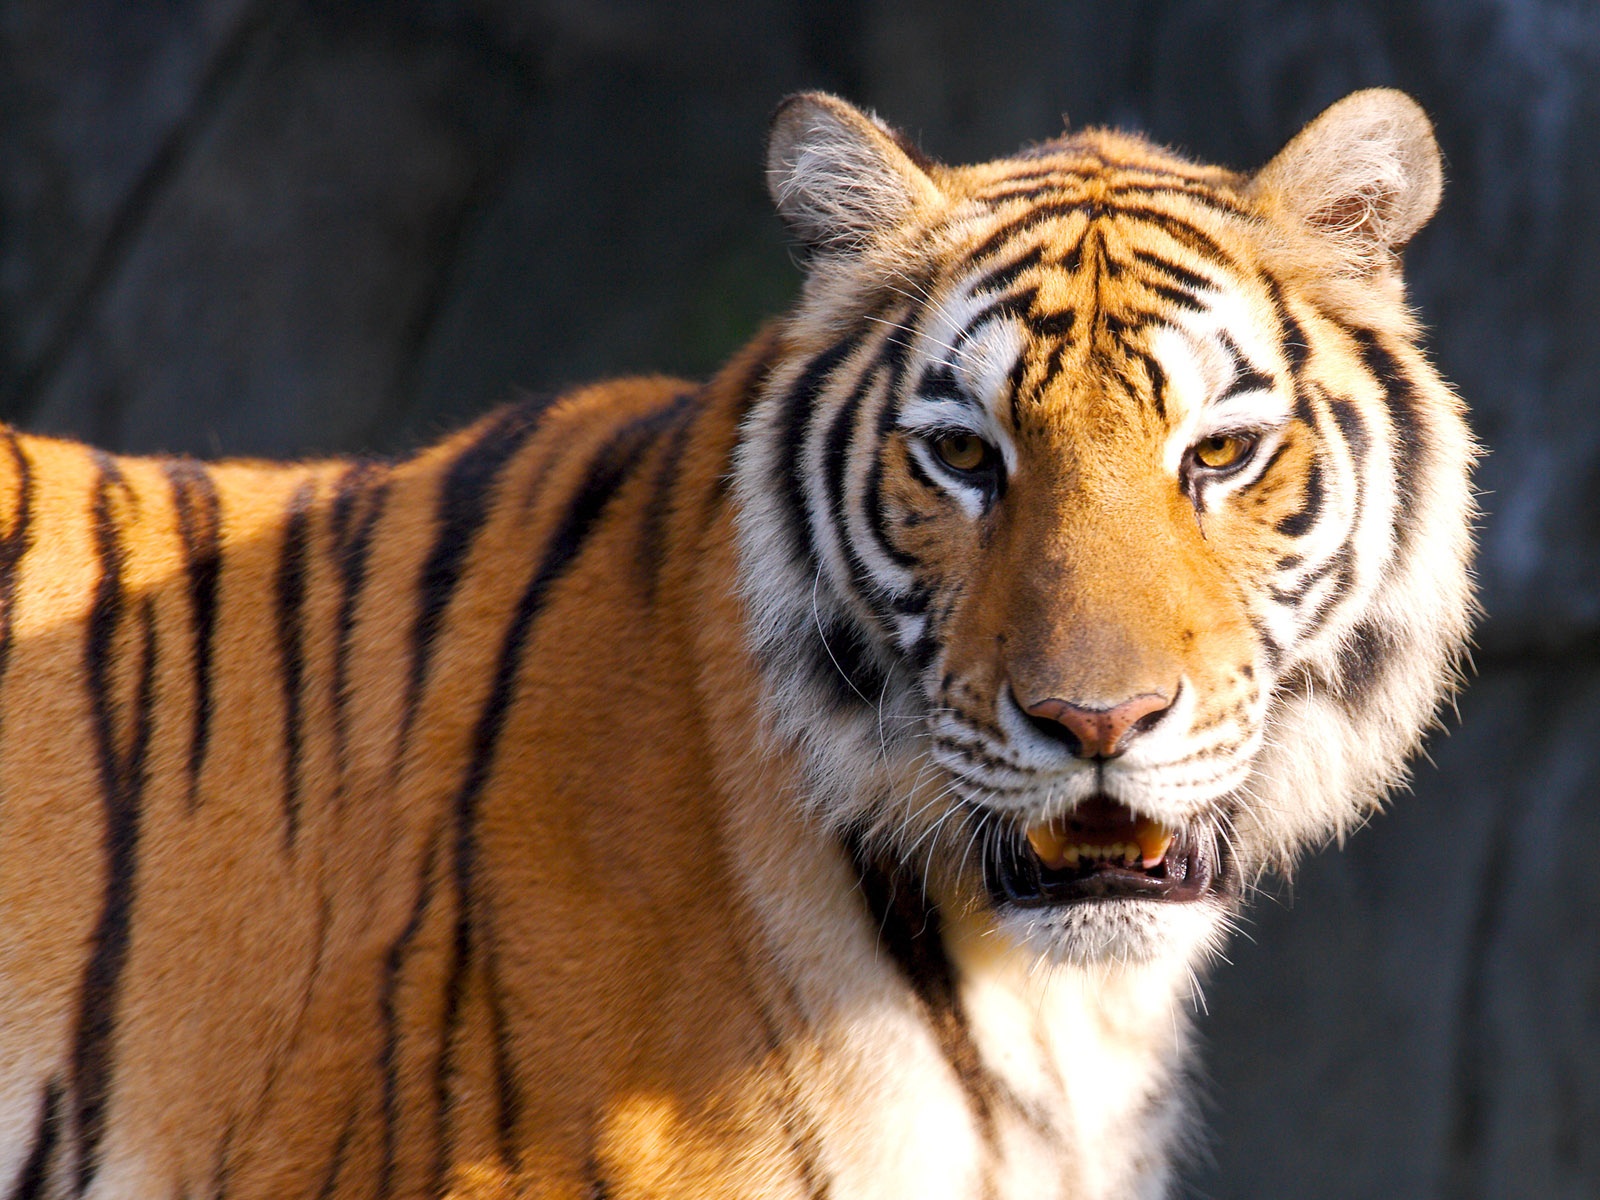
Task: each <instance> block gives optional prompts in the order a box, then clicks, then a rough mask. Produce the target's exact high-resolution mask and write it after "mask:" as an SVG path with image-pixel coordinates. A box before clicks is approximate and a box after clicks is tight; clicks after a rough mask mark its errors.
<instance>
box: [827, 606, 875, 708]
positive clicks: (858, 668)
mask: <svg viewBox="0 0 1600 1200" xmlns="http://www.w3.org/2000/svg"><path fill="white" fill-rule="evenodd" d="M813 628H815V626H813ZM811 660H812V661H811V674H812V676H813V678H815V679H816V680H817V681H818V682H819V683H822V684H825V685H827V687H828V700H829V701H830V702H831V703H832V705H833V707H834V708H835V709H841V708H851V707H859V706H861V705H863V704H865V705H869V706H872V705H875V704H877V702H878V698H879V697H881V696H882V695H883V693H884V691H885V689H886V688H887V687H888V683H889V680H888V677H887V676H886V675H885V674H884V673H883V671H882V670H881V669H880V668H879V667H878V664H877V661H876V660H875V659H874V658H873V655H872V647H871V646H870V645H869V644H868V642H867V639H866V635H864V634H863V633H862V632H861V631H860V630H859V629H857V628H855V626H853V625H849V624H844V623H840V622H830V623H828V624H825V625H823V626H822V627H821V628H820V629H816V642H815V647H814V649H813V651H812V654H811Z"/></svg>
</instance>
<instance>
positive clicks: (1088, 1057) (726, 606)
mask: <svg viewBox="0 0 1600 1200" xmlns="http://www.w3.org/2000/svg"><path fill="white" fill-rule="evenodd" d="M728 534H731V530H728V531H724V532H722V533H719V534H717V535H716V536H715V537H713V538H711V539H708V545H714V546H717V547H722V548H726V547H729V546H731V545H732V544H733V542H732V538H731V536H727V535H728ZM725 553H727V552H726V550H725V549H719V550H718V551H716V552H714V553H712V554H709V555H708V556H707V558H706V559H705V560H703V562H704V568H705V569H704V578H706V579H708V580H709V579H720V580H723V581H727V580H730V579H732V578H733V577H734V575H733V563H732V561H731V555H730V556H729V557H727V558H721V557H720V556H721V555H722V554H725ZM700 594H701V595H702V596H708V597H715V601H714V602H713V603H711V604H710V606H709V607H708V608H707V610H706V611H705V613H704V614H703V616H704V619H703V620H702V621H700V622H698V623H697V627H698V629H699V630H700V644H701V652H702V654H703V655H704V656H705V658H706V659H707V660H708V661H714V662H720V663H723V664H729V669H730V670H733V671H737V672H738V673H740V674H742V675H743V676H744V678H745V679H746V680H747V682H748V684H749V686H748V687H747V688H746V687H739V688H728V689H719V690H718V691H717V692H716V694H708V695H707V696H706V697H705V703H706V705H707V709H708V712H709V713H710V714H711V729H712V743H713V746H714V747H715V754H716V757H717V760H718V763H719V775H720V777H721V779H722V780H723V784H724V786H723V796H724V803H725V806H726V807H725V813H724V822H725V823H724V830H725V837H726V845H727V847H728V851H727V853H728V857H729V860H730V864H731V867H730V869H731V872H732V873H733V874H734V875H735V877H736V878H737V880H738V882H739V885H740V890H741V892H742V894H743V895H744V896H745V897H746V899H747V903H748V904H749V906H750V909H751V911H752V916H753V922H752V923H753V925H754V927H755V928H756V929H757V930H758V931H759V934H760V936H761V938H762V940H763V943H764V947H763V948H764V951H765V953H764V954H762V955H759V956H756V957H755V961H757V962H760V963H761V964H763V966H764V967H765V968H766V970H765V971H764V972H763V973H762V977H761V978H760V979H759V980H757V990H758V992H759V993H760V995H761V997H762V1002H763V1005H764V1007H765V1008H766V1009H767V1011H768V1012H769V1014H773V1019H774V1021H775V1023H776V1025H777V1027H778V1028H779V1029H780V1030H781V1031H782V1034H783V1037H784V1044H783V1046H782V1049H781V1052H780V1055H781V1057H782V1059H783V1062H784V1068H783V1069H784V1072H785V1074H786V1075H787V1076H788V1078H790V1080H791V1081H792V1088H791V1097H792V1099H791V1103H793V1104H794V1105H795V1106H796V1107H797V1109H798V1113H797V1115H795V1116H793V1117H792V1118H790V1119H791V1120H792V1121H793V1122H794V1123H796V1124H797V1125H798V1127H800V1128H803V1129H804V1130H806V1131H808V1132H807V1134H806V1137H807V1139H808V1140H809V1141H810V1143H812V1144H813V1145H814V1146H815V1147H816V1148H817V1149H816V1153H817V1154H818V1155H819V1157H820V1158H821V1159H823V1160H825V1163H826V1170H827V1176H828V1178H829V1179H830V1180H831V1183H832V1189H831V1191H832V1194H835V1195H844V1196H857V1195H862V1196H868V1195H880V1194H885V1188H886V1187H887V1188H889V1189H890V1191H891V1194H894V1195H916V1196H928V1197H968V1196H971V1197H979V1196H983V1197H996V1198H1009V1197H1012V1196H1016V1197H1024V1196H1025V1197H1027V1198H1028V1200H1042V1198H1044V1197H1051V1196H1059V1197H1063V1198H1066V1197H1073V1198H1077V1200H1100V1198H1105V1200H1109V1198H1112V1197H1116V1198H1118V1200H1124V1198H1129V1197H1156V1196H1160V1195H1164V1194H1165V1193H1166V1191H1167V1190H1168V1187H1169V1183H1170V1167H1169V1160H1170V1157H1171V1155H1170V1151H1171V1149H1172V1146H1173V1144H1174V1142H1175V1141H1176V1140H1178V1139H1179V1138H1180V1137H1181V1135H1182V1133H1183V1129H1182V1127H1181V1121H1180V1118H1179V1109H1180V1105H1179V1101H1180V1099H1181V1097H1180V1095H1179V1094H1178V1093H1179V1087H1180V1085H1181V1083H1182V1076H1183V1074H1184V1068H1185V1063H1186V1060H1187V1057H1188V1050H1189V1040H1190V1038H1189V1025H1190V1022H1189V1016H1188V1012H1187V1005H1186V1003H1185V997H1186V995H1187V992H1186V989H1187V987H1188V986H1189V983H1190V976H1189V973H1188V967H1187V964H1184V963H1161V964H1153V965H1145V966H1125V967H1106V968H1103V969H1097V970H1086V969H1081V968H1071V967H1065V966H1053V965H1051V964H1048V963H1044V962H1041V961H1040V960H1039V958H1038V957H1037V955H1036V954H1035V953H1033V952H1031V951H1029V950H1028V949H1026V948H1025V947H1021V946H1018V945H1015V944H1012V943H1009V942H1008V941H1006V940H1005V939H1004V937H1003V936H1002V935H1001V934H999V933H998V932H997V931H996V930H995V929H994V927H993V924H992V922H991V921H989V920H988V919H986V917H985V916H984V915H983V914H981V913H962V912H960V911H952V910H949V909H946V908H943V907H941V905H940V904H939V902H938V901H939V897H938V896H937V895H935V894H933V893H931V892H930V891H929V889H928V888H927V887H926V885H925V883H924V882H923V881H922V880H920V879H917V878H915V877H914V876H912V875H909V874H907V873H906V872H904V871H903V870H901V869H899V868H898V867H897V866H896V864H893V863H886V862H882V861H878V860H876V859H874V858H873V857H872V856H871V854H870V853H868V852H866V851H865V850H864V849H863V848H862V847H860V846H859V845H852V844H851V841H850V839H849V838H848V837H846V838H843V839H841V838H839V837H837V836H835V835H834V834H833V833H831V832H830V831H829V830H827V829H825V828H823V827H822V826H821V823H820V822H819V821H817V820H816V819H814V818H813V817H811V816H808V815H807V814H808V813H812V812H816V811H817V810H818V809H825V807H826V806H825V805H820V804H817V803H815V800H816V798H815V797H810V796H808V795H807V788H808V786H809V785H808V783H807V773H806V771H805V769H804V764H803V762H802V761H801V758H800V754H799V751H797V750H796V749H794V748H793V747H789V746H784V745H782V744H777V743H775V742H774V741H773V739H772V738H771V736H770V735H769V734H768V733H766V732H765V728H766V727H765V726H764V723H763V721H762V719H761V714H760V712H759V710H758V704H759V702H757V703H756V704H752V703H751V702H749V701H748V700H744V699H741V697H751V696H755V697H759V696H760V695H761V694H762V693H761V690H760V687H759V684H758V681H757V674H758V672H757V669H756V667H755V665H754V664H753V663H752V662H751V661H750V659H749V653H748V650H747V648H746V646H745V643H744V640H743V635H742V629H743V626H742V618H741V615H740V612H739V603H740V602H739V598H738V597H737V595H735V594H734V593H733V591H732V590H731V588H729V587H728V586H727V584H726V582H724V583H723V585H722V586H721V587H719V588H708V589H706V590H704V591H702V592H701V593H700ZM886 1181H893V1183H892V1184H890V1183H887V1182H886Z"/></svg>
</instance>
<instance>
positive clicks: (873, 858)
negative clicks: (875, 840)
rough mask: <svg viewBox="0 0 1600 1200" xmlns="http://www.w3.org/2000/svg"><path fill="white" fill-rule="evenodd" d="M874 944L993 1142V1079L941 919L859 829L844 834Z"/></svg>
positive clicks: (904, 870)
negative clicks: (913, 1000)
mask: <svg viewBox="0 0 1600 1200" xmlns="http://www.w3.org/2000/svg"><path fill="white" fill-rule="evenodd" d="M844 847H845V850H846V852H847V853H848V854H849V856H850V862H851V865H852V866H853V867H854V868H855V872H856V880H857V884H858V886H859V887H860V889H861V895H862V897H863V898H864V899H865V901H866V906H867V912H868V914H869V916H870V919H871V921H872V927H873V929H874V931H875V933H876V936H877V939H878V944H879V946H880V947H882V948H883V949H884V950H887V951H888V952H889V955H890V957H892V958H893V959H894V961H895V963H896V965H897V966H898V967H899V968H900V971H901V973H902V974H903V975H904V976H905V979H906V982H907V983H909V984H910V986H911V990H912V992H913V993H914V994H915V996H916V997H917V1000H918V1001H919V1002H920V1004H921V1006H922V1009H923V1012H924V1015H925V1016H926V1018H927V1021H928V1024H929V1026H930V1027H931V1028H932V1030H933V1033H934V1036H935V1038H936V1040H937V1041H938V1043H939V1048H940V1050H941V1051H942V1052H943V1053H944V1056H945V1059H946V1061H948V1062H949V1064H950V1066H951V1068H952V1070H953V1071H954V1072H955V1075H956V1077H957V1078H958V1079H959V1080H960V1082H961V1085H962V1088H963V1090H965V1092H966V1093H967V1099H968V1101H969V1103H970V1104H971V1106H972V1111H973V1116H974V1118H975V1119H976V1122H977V1125H978V1132H979V1136H980V1137H981V1138H982V1139H983V1141H984V1143H985V1144H986V1145H988V1146H993V1144H994V1139H995V1128H994V1092H995V1085H994V1081H993V1080H992V1079H991V1078H990V1077H989V1075H988V1073H987V1072H986V1071H985V1069H984V1067H983V1063H982V1060H981V1058H980V1057H979V1054H978V1047H977V1044H976V1043H975V1042H974V1041H973V1038H972V1031H971V1030H970V1029H969V1028H968V1026H967V1018H966V1013H965V1012H964V1011H963V1009H962V1005H961V997H960V994H959V992H958V991H957V989H956V977H955V968H954V967H953V966H952V965H951V962H950V959H949V957H948V956H947V955H946V953H945V946H944V934H943V931H942V930H943V926H942V920H941V917H940V914H939V910H938V908H937V907H936V906H935V905H933V904H931V903H929V902H928V900H927V896H926V889H925V888H924V887H923V884H922V881H921V880H920V879H918V878H917V877H916V876H915V875H914V874H913V873H912V872H911V870H910V869H909V868H908V867H907V866H906V865H905V864H903V863H886V862H884V861H883V859H882V858H881V857H880V856H879V855H878V854H876V853H874V851H873V850H872V848H871V847H869V846H868V844H867V841H866V838H865V837H864V836H863V835H862V834H861V833H860V832H859V831H854V830H852V831H850V832H848V833H847V834H846V835H845V838H844Z"/></svg>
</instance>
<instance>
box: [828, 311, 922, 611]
mask: <svg viewBox="0 0 1600 1200" xmlns="http://www.w3.org/2000/svg"><path fill="white" fill-rule="evenodd" d="M903 354H904V350H903V348H902V344H901V343H900V342H898V341H895V340H893V339H891V340H890V341H889V342H887V343H886V344H885V346H884V347H883V349H882V353H881V355H880V357H879V358H878V359H877V361H876V362H874V363H872V364H871V365H870V366H869V367H867V369H866V370H865V371H863V372H862V373H861V375H860V376H859V377H858V378H857V379H856V384H855V387H853V388H852V389H851V390H850V394H849V395H848V396H847V397H845V400H844V403H843V404H841V405H840V406H839V409H838V411H837V412H835V413H834V416H833V420H832V421H831V422H830V423H829V425H828V432H827V436H826V438H825V439H824V441H823V445H822V467H823V472H824V473H823V485H824V497H825V500H826V503H827V511H826V513H819V514H817V515H818V519H819V520H821V519H823V518H824V517H825V518H826V519H827V521H828V522H829V523H830V524H831V525H832V527H833V531H834V536H835V537H837V538H838V540H839V552H840V553H841V554H842V555H843V556H844V560H845V565H846V567H847V569H848V570H849V572H850V582H851V584H852V585H853V586H854V587H855V589H856V592H857V594H858V595H859V596H861V598H862V599H863V600H864V601H865V602H866V604H867V606H868V607H869V608H871V609H872V610H873V611H874V612H877V611H881V606H880V605H879V603H878V600H879V598H880V594H881V592H880V589H879V588H878V586H877V585H876V583H875V582H874V581H873V579H872V577H871V576H870V575H869V574H868V572H867V567H866V564H865V563H863V562H862V561H861V556H860V555H859V554H857V553H856V549H855V546H854V545H852V544H851V540H850V529H849V526H848V524H847V519H846V512H845V507H846V506H845V494H844V491H845V475H846V473H847V472H848V470H849V466H850V448H851V444H852V442H853V441H854V436H853V435H854V433H855V425H856V420H857V417H858V415H859V413H860V411H861V405H862V404H863V403H864V402H865V400H866V396H867V393H868V392H869V391H871V390H872V389H873V387H874V386H875V385H878V384H879V383H880V381H881V380H882V378H883V372H884V367H885V364H886V363H887V362H889V361H890V360H891V359H894V360H896V361H898V357H899V356H902V355H903ZM883 405H884V408H885V409H892V408H893V407H894V404H893V397H889V396H886V397H885V398H884V400H883ZM873 450H874V454H875V456H876V447H874V448H873ZM880 461H881V459H880Z"/></svg>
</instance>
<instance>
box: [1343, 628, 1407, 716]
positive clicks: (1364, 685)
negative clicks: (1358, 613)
mask: <svg viewBox="0 0 1600 1200" xmlns="http://www.w3.org/2000/svg"><path fill="white" fill-rule="evenodd" d="M1394 650H1395V643H1394V639H1393V638H1391V637H1390V636H1389V635H1388V634H1386V633H1385V632H1384V631H1383V630H1382V629H1381V628H1379V627H1378V626H1377V625H1376V624H1374V623H1373V622H1371V621H1363V622H1362V623H1361V624H1359V625H1357V626H1356V627H1355V628H1354V629H1352V630H1351V631H1350V636H1349V637H1348V639H1346V641H1345V643H1344V645H1342V646H1340V647H1339V699H1340V701H1341V702H1342V703H1343V704H1344V705H1345V707H1346V708H1348V709H1349V710H1350V711H1352V712H1355V711H1358V710H1360V709H1361V708H1362V707H1363V706H1364V705H1365V704H1366V702H1367V700H1368V697H1369V693H1370V692H1371V691H1372V688H1373V687H1374V686H1375V685H1376V684H1377V682H1378V679H1379V678H1380V677H1381V676H1382V675H1383V673H1384V668H1385V667H1386V666H1387V665H1388V661H1389V657H1390V655H1392V654H1393V653H1394Z"/></svg>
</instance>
